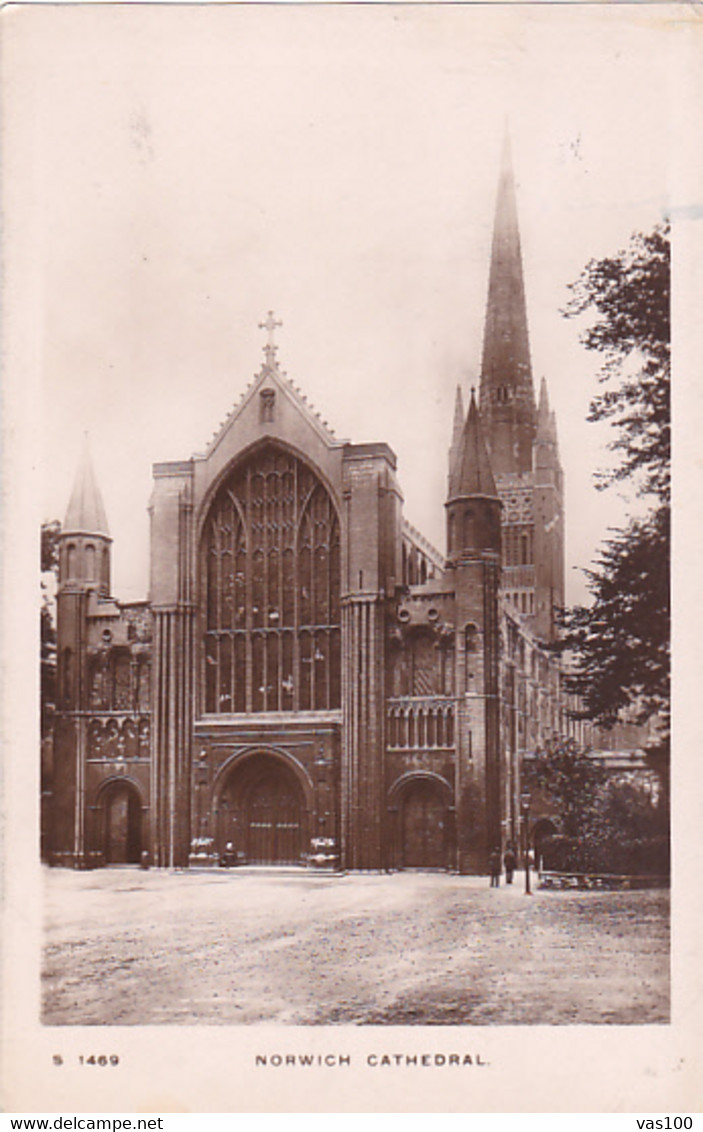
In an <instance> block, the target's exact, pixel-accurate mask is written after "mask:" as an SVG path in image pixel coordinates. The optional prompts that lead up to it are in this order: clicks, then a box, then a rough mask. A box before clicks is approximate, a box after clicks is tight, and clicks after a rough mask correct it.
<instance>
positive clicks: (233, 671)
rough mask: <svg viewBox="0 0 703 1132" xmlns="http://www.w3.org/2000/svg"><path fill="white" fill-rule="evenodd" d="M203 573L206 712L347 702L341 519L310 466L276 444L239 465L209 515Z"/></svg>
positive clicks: (301, 708)
mask: <svg viewBox="0 0 703 1132" xmlns="http://www.w3.org/2000/svg"><path fill="white" fill-rule="evenodd" d="M200 576H201V579H202V583H203V591H202V598H201V611H202V619H203V652H202V658H203V659H202V697H203V705H204V710H205V712H206V713H208V714H229V713H241V712H282V711H321V710H327V709H330V708H337V707H339V705H340V699H341V678H340V664H341V656H340V653H341V650H340V622H341V616H340V591H341V559H340V540H339V520H338V518H337V512H336V509H335V506H334V503H333V502H332V499H331V497H330V494H329V492H328V491H327V489H326V487H325V486H324V484H323V483H322V482H321V480H320V479H319V478H318V477H317V476H316V475H315V474H314V472H313V471H312V469H311V468H309V467H308V465H307V464H305V463H304V462H303V461H302V460H299V459H298V458H297V457H295V456H294V455H293V454H292V453H290V452H288V451H286V450H285V449H283V448H280V447H278V446H277V445H272V444H269V445H267V446H266V447H265V448H263V449H260V450H259V451H258V452H257V453H255V454H254V455H253V456H252V457H250V458H249V459H248V460H246V461H244V462H243V463H241V464H238V465H237V466H236V468H235V469H234V471H233V472H232V473H231V475H230V476H229V477H228V478H227V479H226V480H225V482H224V483H223V484H222V486H221V487H220V488H219V490H218V492H217V494H216V496H215V498H214V500H213V502H212V505H211V507H210V511H209V514H208V517H207V519H206V522H205V526H204V529H203V537H202V543H201V574H200Z"/></svg>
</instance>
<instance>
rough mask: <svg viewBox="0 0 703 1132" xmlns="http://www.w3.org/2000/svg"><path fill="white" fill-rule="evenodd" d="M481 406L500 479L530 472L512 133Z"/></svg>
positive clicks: (498, 221) (503, 175) (531, 414)
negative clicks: (501, 476)
mask: <svg viewBox="0 0 703 1132" xmlns="http://www.w3.org/2000/svg"><path fill="white" fill-rule="evenodd" d="M480 401H481V415H482V418H483V420H484V423H485V426H486V434H487V440H488V444H489V447H490V451H491V461H492V464H493V470H494V471H495V473H496V474H497V475H501V474H504V473H513V472H524V471H529V470H530V467H531V460H532V441H533V439H534V430H535V404H534V391H533V387H532V366H531V363H530V344H529V335H528V330H527V307H526V303H525V285H524V281H523V272H522V253H521V250H520V232H519V228H518V219H517V202H516V196H515V178H514V175H513V167H512V158H511V152H510V139H509V137H508V133H507V130H506V134H505V139H504V142H503V153H502V158H501V169H500V176H499V179H498V197H497V203H496V213H495V223H494V228H493V246H492V251H491V266H490V273H489V281H488V300H487V304H486V322H485V328H484V336H483V360H482V365H481V392H480Z"/></svg>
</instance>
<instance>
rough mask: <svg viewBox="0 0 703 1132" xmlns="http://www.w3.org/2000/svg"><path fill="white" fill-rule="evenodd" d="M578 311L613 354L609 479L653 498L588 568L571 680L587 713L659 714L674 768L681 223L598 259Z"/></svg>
mask: <svg viewBox="0 0 703 1132" xmlns="http://www.w3.org/2000/svg"><path fill="white" fill-rule="evenodd" d="M570 291H571V297H570V301H569V303H568V305H567V307H566V310H565V311H564V314H565V315H566V317H568V318H573V317H575V316H577V315H583V314H590V315H591V316H592V317H593V318H594V321H593V322H592V324H591V325H590V327H589V328H588V329H587V330H586V331H585V332H584V334H583V335H582V339H581V340H582V342H583V344H584V345H585V346H586V348H587V349H588V350H594V351H596V352H598V353H599V354H601V355H602V357H603V364H602V366H601V369H600V372H599V380H600V382H601V384H602V385H603V387H604V388H603V392H601V393H599V394H598V395H597V396H596V397H595V398H594V399H593V401H592V402H591V406H590V411H589V420H591V421H602V420H607V421H609V422H610V423H611V424H612V425H613V427H614V429H615V434H616V435H615V438H614V439H613V440H612V442H611V444H610V447H611V449H612V450H613V451H614V452H616V453H617V454H618V456H619V462H618V464H617V466H616V467H615V468H614V469H613V470H611V471H610V472H608V473H606V474H605V475H601V476H600V477H599V478H598V480H597V486H598V487H599V488H604V487H607V486H609V485H610V484H613V483H620V482H622V481H628V482H629V483H631V485H632V486H633V488H634V490H635V492H636V494H637V495H638V496H639V497H641V498H643V499H645V501H646V502H648V508H649V509H648V511H647V513H646V514H645V515H644V517H642V518H637V519H632V520H630V522H629V523H628V525H627V526H626V527H625V528H624V529H622V530H614V531H612V532H611V537H610V538H609V539H608V540H607V541H606V542H605V544H604V546H603V548H602V549H601V552H600V556H599V558H598V560H597V561H596V563H595V564H594V567H593V568H592V569H591V570H588V571H586V575H587V579H588V588H589V590H590V593H591V595H592V597H593V601H592V604H591V605H590V606H576V607H574V608H572V609H570V610H565V611H564V612H563V613H562V616H561V626H562V630H563V635H562V640H561V642H560V646H559V647H560V648H561V649H562V650H568V651H569V652H570V653H571V655H572V660H573V665H574V666H573V669H572V671H571V672H570V674H569V675H567V678H566V684H567V688H569V689H570V690H571V691H573V692H576V693H577V695H578V697H579V708H578V709H577V710H574V712H573V714H574V716H575V717H577V718H581V719H591V720H593V721H594V722H596V723H597V724H599V725H601V726H604V727H611V726H612V725H613V724H614V723H615V722H616V721H617V720H618V719H622V718H628V719H630V720H633V721H635V722H637V723H645V722H647V721H648V720H651V719H656V721H657V722H658V724H659V731H658V740H657V742H656V743H655V744H653V745H652V748H651V755H652V758H653V759H654V760H655V762H656V766H657V769H658V770H659V771H660V772H662V773H664V772H665V769H666V766H667V765H668V719H669V672H670V655H669V641H670V632H669V628H670V626H669V610H670V605H669V579H670V574H669V532H670V460H671V430H670V375H671V363H670V243H669V225H668V223H664V224H661V225H658V226H657V227H656V228H655V229H654V231H653V232H651V233H650V234H648V235H642V234H636V235H635V236H633V237H632V240H631V242H630V245H629V247H628V248H627V249H625V250H624V251H621V252H619V253H618V255H616V256H614V257H612V258H605V259H601V260H593V261H591V263H589V264H588V265H587V267H586V268H585V270H584V272H583V274H582V275H581V277H580V279H579V280H577V282H576V283H574V284H572V285H571V287H570Z"/></svg>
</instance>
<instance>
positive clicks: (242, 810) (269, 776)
mask: <svg viewBox="0 0 703 1132" xmlns="http://www.w3.org/2000/svg"><path fill="white" fill-rule="evenodd" d="M221 812H222V817H223V822H222V826H221V837H220V840H221V841H222V842H223V843H224V844H222V845H221V847H220V851H221V852H222V851H223V850H224V849H226V846H227V844H230V843H231V845H232V847H233V850H234V852H235V853H236V854H237V857H238V859H239V860H240V861H242V862H246V863H247V864H252V865H299V864H301V863H302V861H303V855H304V853H305V851H306V849H307V848H308V845H307V812H306V806H305V799H304V797H303V791H302V789H301V787H300V784H299V782H298V779H297V777H296V775H295V772H294V771H293V770H291V768H290V767H288V766H286V765H285V763H284V762H282V761H281V760H280V759H278V758H276V757H275V756H273V755H265V754H264V755H256V756H253V757H252V758H250V759H247V761H246V763H245V764H244V765H243V766H242V767H241V768H236V769H235V770H234V771H233V772H232V774H231V775H230V780H229V783H228V786H227V790H226V792H225V795H224V796H223V799H222V811H221Z"/></svg>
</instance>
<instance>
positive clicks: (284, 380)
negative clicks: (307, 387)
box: [206, 311, 344, 456]
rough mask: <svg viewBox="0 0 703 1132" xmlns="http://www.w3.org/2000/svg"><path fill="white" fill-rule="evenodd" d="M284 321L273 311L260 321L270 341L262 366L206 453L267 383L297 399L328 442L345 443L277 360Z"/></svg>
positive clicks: (299, 407) (217, 432)
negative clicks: (277, 340) (278, 336)
mask: <svg viewBox="0 0 703 1132" xmlns="http://www.w3.org/2000/svg"><path fill="white" fill-rule="evenodd" d="M282 325H283V323H282V322H281V321H280V320H278V319H276V318H275V317H274V313H273V311H269V312H268V315H267V317H266V320H265V321H264V322H260V323H259V327H260V328H261V329H262V330H266V331H267V335H268V337H267V341H266V343H265V344H264V360H263V362H262V364H261V368H260V369H259V371H258V373H257V374H255V376H254V377H253V378H252V379H251V381H250V382H249V384H248V385H247V386H246V388H245V389H244V392H243V393H242V394H241V396H240V397H239V399H238V400H237V401H236V402H235V404H234V406H233V407H232V409H231V411H230V412H229V413H228V414H227V416H226V417H225V419H224V420H223V421H222V422H221V423H220V425H219V427H218V428H217V429H216V431H215V433H214V435H213V437H212V439H211V440H210V443H209V444H208V446H207V450H206V456H209V455H210V454H211V453H212V452H213V451H214V450H215V448H216V447H217V445H218V444H219V443H220V441H221V440H222V438H223V436H224V435H225V433H226V432H227V430H228V429H229V427H230V425H231V424H232V422H233V421H234V420H236V418H237V417H238V416H239V414H240V413H241V412H243V410H244V408H245V406H246V405H247V404H248V403H249V402H250V401H251V399H252V398H253V397H254V396H255V394H256V393H257V391H259V390H262V389H264V388H265V387H266V385H267V384H268V385H269V386H275V387H277V388H278V389H280V391H281V392H282V394H283V395H284V396H285V397H288V398H289V399H290V400H292V401H293V402H295V404H296V405H297V407H298V409H299V410H300V411H301V413H302V414H303V416H304V417H305V418H306V419H307V421H308V422H309V423H310V425H311V426H312V427H313V428H314V429H315V431H316V432H317V433H318V434H319V435H320V436H321V438H322V439H323V440H324V441H325V443H326V444H335V445H339V444H342V443H344V441H340V440H338V438H337V437H336V436H335V434H334V432H333V431H332V429H331V428H330V426H329V424H328V423H327V421H326V420H323V418H322V415H321V414H320V413H319V412H318V411H317V410H316V409H315V408H314V406H313V405H312V404H311V403H310V402H309V401H308V399H307V397H306V396H305V394H304V393H303V392H302V391H301V390H300V388H299V387H298V386H297V385H295V384H294V383H293V382H292V381H291V379H290V378H289V377H288V374H287V373H286V371H285V370H282V369H281V367H280V364H279V361H278V346H277V345H276V344H275V342H274V341H273V334H274V332H275V330H276V328H277V327H279V326H282Z"/></svg>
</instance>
